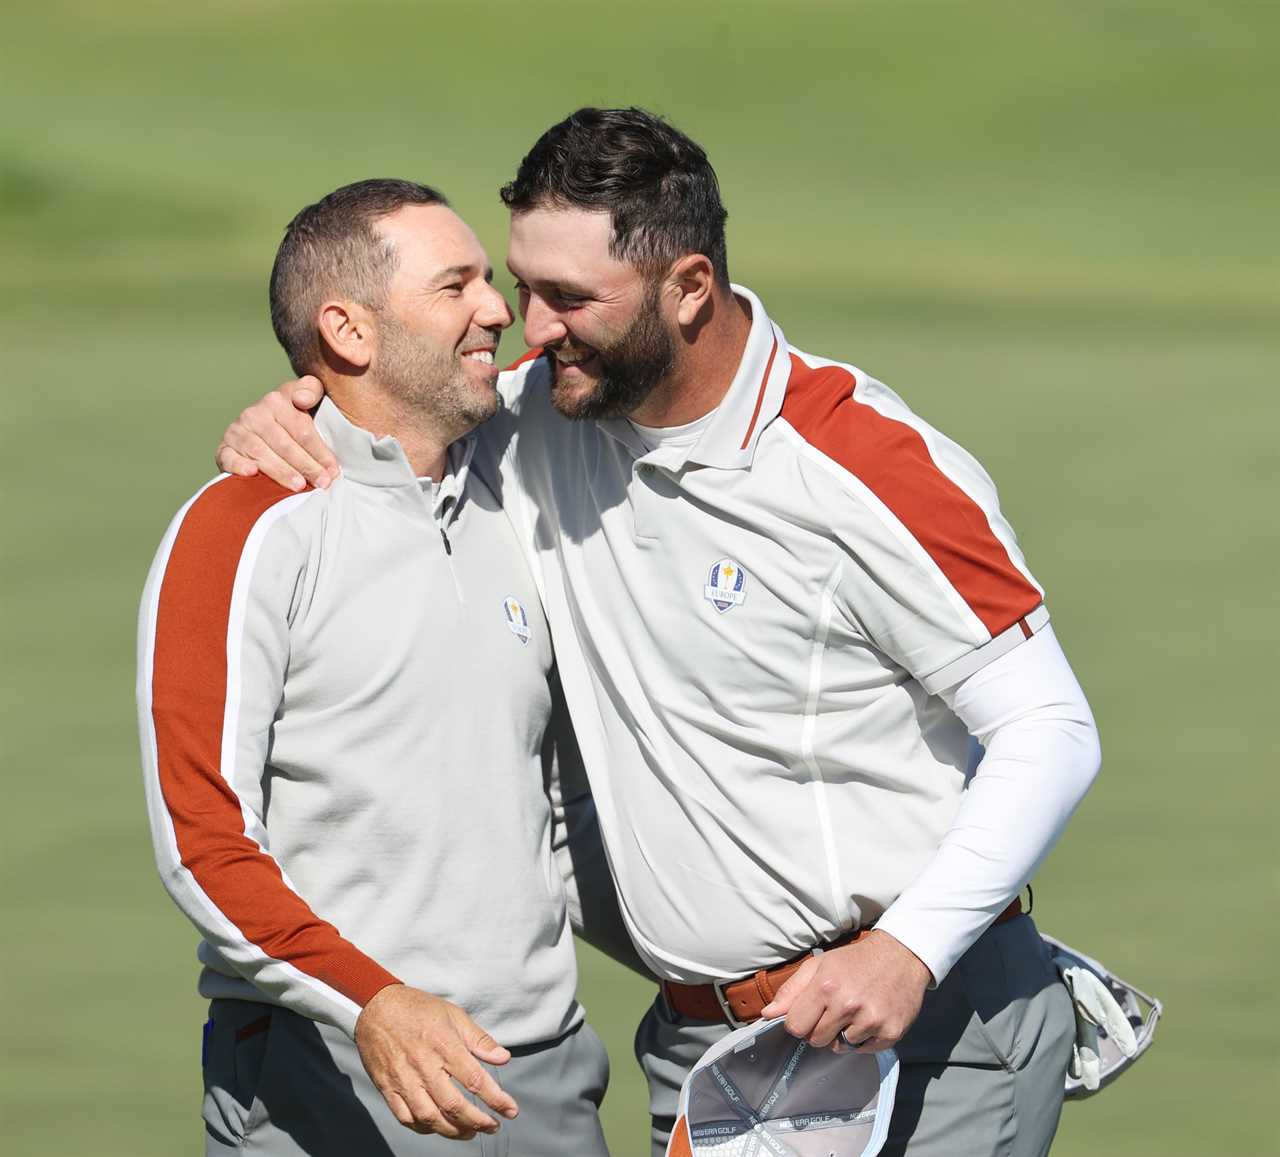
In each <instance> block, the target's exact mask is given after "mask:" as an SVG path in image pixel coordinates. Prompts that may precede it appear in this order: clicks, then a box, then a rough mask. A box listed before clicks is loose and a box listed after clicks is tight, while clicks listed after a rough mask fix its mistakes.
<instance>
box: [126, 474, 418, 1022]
mask: <svg viewBox="0 0 1280 1157" xmlns="http://www.w3.org/2000/svg"><path fill="white" fill-rule="evenodd" d="M288 497H290V494H289V492H288V491H286V490H284V489H282V488H281V487H279V486H277V485H276V484H275V483H273V482H271V481H269V480H267V479H265V478H261V477H256V478H248V479H242V478H232V479H224V480H222V481H219V482H216V483H214V484H213V485H212V486H210V487H208V488H207V489H206V490H205V491H204V492H203V493H202V494H201V495H200V496H199V497H198V498H197V499H196V500H195V501H194V502H193V503H192V505H191V507H190V508H189V509H188V511H187V514H186V517H185V518H184V519H183V521H182V524H181V526H180V527H179V529H178V533H177V537H176V538H175V540H174V543H173V547H172V550H171V552H170V555H169V559H168V562H167V564H166V566H165V571H164V575H163V579H162V583H161V587H160V594H159V600H158V606H157V611H156V625H155V650H154V655H153V670H152V680H151V714H152V722H153V726H154V728H155V742H156V756H157V772H158V776H159V781H160V788H161V792H162V794H163V796H164V801H165V805H166V807H167V809H168V812H169V816H170V818H171V821H172V824H173V830H174V836H175V838H176V842H177V846H178V853H179V855H180V856H181V859H182V863H183V866H184V867H186V868H187V870H188V871H189V872H190V873H191V875H192V876H193V877H194V879H195V881H196V883H197V885H198V886H199V887H200V888H201V889H202V890H203V892H204V893H205V895H206V896H207V897H208V898H209V900H210V901H211V902H212V903H213V904H214V905H215V906H216V907H217V908H218V909H219V911H220V912H221V913H222V914H223V915H224V916H225V917H226V919H227V920H229V921H230V922H231V923H232V924H234V925H235V926H236V928H238V929H239V930H240V932H241V934H242V935H243V936H244V937H245V939H246V940H248V941H249V942H250V943H251V944H253V945H255V946H256V947H257V948H258V949H259V950H261V951H262V952H263V953H264V954H265V955H266V956H269V957H271V958H272V959H274V960H279V961H285V962H287V963H289V964H291V965H293V966H294V967H296V968H298V969H299V970H300V971H302V972H304V973H306V974H308V975H310V976H312V977H314V978H315V979H317V980H319V981H321V982H323V983H324V984H327V985H329V986H330V987H331V988H333V989H336V990H337V991H338V992H339V993H341V994H342V995H343V996H345V997H347V998H348V999H349V1000H351V1001H354V1002H355V1003H356V1004H358V1005H361V1006H363V1005H364V1004H365V1003H366V1002H367V1001H368V1000H369V999H370V998H371V997H372V996H373V995H374V993H376V992H378V991H379V990H380V989H382V988H384V987H385V986H386V985H388V984H393V983H396V978H395V977H394V976H392V975H391V973H389V972H387V971H386V970H385V969H383V968H382V967H381V966H380V965H378V964H377V963H376V962H375V961H373V960H371V959H370V958H369V957H367V956H365V955H364V954H363V953H362V952H360V951H359V949H357V948H356V947H355V946H354V945H353V944H351V943H350V942H349V941H347V940H345V939H343V938H342V936H341V935H340V934H339V933H338V930H337V929H336V928H334V927H333V926H332V925H331V924H328V923H326V922H325V921H323V920H321V919H320V918H319V917H318V916H317V915H316V914H315V913H314V912H312V911H311V909H310V908H309V907H308V906H307V904H306V903H305V902H304V901H303V900H302V898H301V897H300V896H298V894H297V893H296V892H294V891H293V890H292V889H291V888H290V887H289V886H288V885H287V884H286V883H285V882H284V879H283V878H282V876H281V872H280V868H279V865H278V864H277V863H276V861H275V860H274V859H272V858H271V857H270V856H269V855H267V854H266V853H264V852H263V851H262V850H261V849H260V848H259V847H258V845H257V843H256V842H255V841H254V840H252V839H251V838H249V837H248V836H247V835H246V834H245V827H244V819H243V816H242V814H241V810H240V808H241V805H240V799H239V797H238V796H237V794H236V793H235V791H234V790H233V788H232V787H231V785H230V784H229V783H228V782H227V781H226V779H224V778H223V773H222V739H223V735H222V732H223V716H224V712H225V708H226V698H227V677H228V676H227V647H228V628H229V623H230V615H231V599H232V590H233V588H234V585H235V580H236V573H237V570H238V568H239V565H240V560H241V556H242V553H243V550H244V547H245V543H246V540H247V539H248V537H249V535H250V533H251V531H252V530H253V527H254V525H255V524H256V523H257V522H258V520H259V519H260V518H261V517H262V516H263V515H264V514H265V513H266V512H267V511H268V510H270V508H271V507H272V506H274V505H275V504H276V503H278V502H280V501H282V500H284V499H286V498H288ZM237 642H238V640H233V641H232V643H233V645H234V644H235V643H237Z"/></svg>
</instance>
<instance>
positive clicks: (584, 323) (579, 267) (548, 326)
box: [507, 208, 678, 418]
mask: <svg viewBox="0 0 1280 1157" xmlns="http://www.w3.org/2000/svg"><path fill="white" fill-rule="evenodd" d="M612 228H613V226H612V221H611V218H610V216H609V214H608V213H607V212H591V211H588V210H584V209H574V208H564V209H562V208H535V209H532V210H530V211H528V212H522V213H515V214H513V215H512V218H511V239H510V245H509V247H508V253H507V265H508V267H509V268H510V270H511V273H512V275H513V276H514V277H515V279H516V288H517V291H518V292H519V296H520V314H521V316H522V317H523V318H524V337H525V342H526V343H527V344H528V345H529V346H531V347H537V346H541V347H542V348H543V349H545V350H546V352H547V353H548V354H549V355H551V361H552V366H553V367H554V371H555V376H554V379H553V381H552V386H551V400H552V403H553V404H554V406H555V407H556V409H557V410H559V411H560V413H561V414H563V415H564V416H565V417H567V418H609V417H618V416H621V415H625V414H628V413H631V412H633V411H634V410H635V409H636V408H637V407H639V406H640V405H641V404H642V403H643V402H644V400H645V399H646V398H647V397H649V395H650V394H651V393H652V392H653V390H654V389H655V387H657V386H658V385H659V383H661V382H662V381H663V379H665V378H666V377H668V376H669V375H670V374H671V373H672V371H673V370H674V368H675V364H676V357H677V349H678V345H677V342H676V339H675V334H674V332H673V326H674V321H672V320H671V319H668V318H667V317H666V316H665V314H664V312H663V306H662V301H661V298H660V289H661V280H660V279H656V278H653V277H646V276H645V275H644V274H643V273H642V272H641V271H640V270H638V269H637V268H636V267H635V266H634V265H631V264H630V263H628V262H626V261H621V260H619V259H618V258H616V257H613V256H612V255H611V254H610V253H609V240H610V237H611V234H612Z"/></svg>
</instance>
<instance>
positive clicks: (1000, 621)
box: [782, 354, 1042, 636]
mask: <svg viewBox="0 0 1280 1157" xmlns="http://www.w3.org/2000/svg"><path fill="white" fill-rule="evenodd" d="M855 386H856V379H855V378H854V376H853V375H852V374H851V373H849V371H848V370H845V369H842V368H840V367H838V366H823V367H821V368H819V369H813V368H812V367H810V366H808V365H806V364H805V363H804V362H803V361H802V360H801V359H800V358H798V357H796V356H795V355H794V354H793V355H792V358H791V377H790V380H789V382H788V386H787V395H786V398H785V400H784V401H783V405H782V417H783V418H785V419H786V420H787V421H788V422H789V423H790V424H791V426H792V427H794V428H795V430H796V431H797V432H798V433H799V434H800V435H801V436H802V437H803V438H804V439H805V440H806V441H807V442H808V443H809V444H810V445H812V446H814V447H815V448H816V449H818V450H821V451H822V453H824V454H826V455H827V457H829V458H831V459H832V460H833V461H835V462H838V463H839V464H840V465H841V466H843V467H844V468H845V469H846V470H848V471H849V472H850V473H851V474H854V475H856V476H857V477H858V478H859V479H861V481H862V482H863V483H864V484H865V485H866V486H867V487H868V488H869V489H870V490H871V491H872V492H873V493H874V494H875V495H876V497H877V498H879V499H880V501H881V502H883V503H884V505H885V506H886V507H887V508H888V509H889V510H890V511H891V512H892V513H893V515H894V517H895V518H897V519H898V521H899V522H901V523H902V524H903V526H905V527H906V528H907V530H908V531H910V532H911V534H912V535H913V536H914V537H915V539H916V541H917V542H919V543H920V545H921V546H922V547H923V548H924V549H925V551H926V552H927V553H928V554H929V556H930V557H931V558H932V559H933V561H934V562H935V563H936V564H937V565H938V568H939V569H940V570H941V571H942V573H943V574H944V575H946V577H947V580H948V581H949V582H950V583H951V585H952V586H953V587H955V589H956V590H957V591H958V592H959V594H960V596H961V597H962V598H963V599H964V600H965V602H966V603H968V604H969V606H970V608H971V609H972V610H973V612H974V614H975V615H977V616H978V618H979V619H980V620H981V622H982V624H983V626H985V627H986V629H987V630H988V631H989V632H990V633H991V635H992V636H995V635H998V634H999V633H1000V632H1001V631H1004V630H1006V629H1007V628H1008V627H1010V626H1012V625H1013V624H1014V623H1016V622H1017V621H1018V620H1019V619H1020V618H1022V617H1023V616H1024V615H1026V614H1028V613H1029V612H1031V611H1033V610H1035V608H1036V607H1038V606H1039V605H1040V603H1041V601H1042V596H1041V594H1040V592H1039V590H1037V589H1036V587H1035V585H1034V584H1032V583H1031V582H1030V581H1028V579H1027V577H1026V576H1025V575H1024V574H1023V573H1022V572H1021V571H1020V570H1019V569H1018V568H1017V567H1016V566H1015V565H1014V564H1013V561H1012V560H1011V559H1010V558H1009V552H1008V551H1006V550H1005V548H1004V544H1003V543H1001V542H1000V540H999V539H998V538H996V536H995V535H994V534H993V533H992V531H991V526H990V524H989V523H988V522H987V516H986V514H985V513H984V512H983V510H982V508H981V507H980V506H979V505H978V504H977V503H976V502H975V501H974V500H973V499H972V498H970V497H969V495H968V494H966V493H965V491H964V490H962V489H961V488H960V487H959V486H958V485H956V483H954V482H953V481H952V480H951V479H950V478H948V477H947V476H946V475H945V474H944V473H943V472H942V471H941V470H940V469H939V468H938V466H937V464H936V463H935V462H934V460H933V458H932V456H931V455H930V453H929V448H928V446H926V445H925V441H924V439H923V438H922V437H921V436H920V434H919V433H918V432H917V431H916V430H914V429H913V428H912V427H911V426H909V425H907V424H906V423H905V422H898V421H895V420H894V419H892V418H886V417H885V416H884V415H883V414H881V413H879V412H878V411H877V410H875V409H873V408H872V407H871V406H867V405H863V404H861V403H860V402H857V401H855V400H854V389H855Z"/></svg>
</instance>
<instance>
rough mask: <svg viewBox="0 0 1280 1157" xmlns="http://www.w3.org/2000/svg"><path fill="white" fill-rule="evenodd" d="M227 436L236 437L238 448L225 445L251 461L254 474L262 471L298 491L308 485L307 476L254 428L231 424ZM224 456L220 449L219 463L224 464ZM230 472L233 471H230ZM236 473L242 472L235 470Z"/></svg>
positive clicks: (281, 483)
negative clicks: (254, 430)
mask: <svg viewBox="0 0 1280 1157" xmlns="http://www.w3.org/2000/svg"><path fill="white" fill-rule="evenodd" d="M225 436H226V438H227V439H228V442H229V441H230V439H231V438H233V437H234V438H235V440H236V446H237V449H234V450H231V449H230V446H229V445H228V443H223V446H224V447H226V448H227V449H228V450H230V452H231V453H233V454H237V455H238V456H239V458H240V459H241V460H242V461H243V460H246V459H247V460H248V461H250V462H251V463H252V464H253V467H254V469H253V473H254V474H257V473H259V472H261V473H263V474H265V475H266V476H267V477H268V478H270V479H271V481H272V482H276V483H278V484H279V485H281V486H283V487H284V488H285V489H286V490H293V491H298V490H301V489H302V488H303V487H304V486H306V484H307V480H306V478H304V477H303V476H302V474H301V473H299V471H298V470H297V469H296V468H295V467H294V466H292V465H291V464H290V463H289V462H287V461H285V459H284V458H282V457H281V456H280V455H279V454H277V453H276V452H275V451H274V450H273V449H272V448H271V446H270V445H269V444H268V443H267V442H266V441H265V440H264V439H263V438H261V437H259V436H258V435H257V434H255V433H254V432H253V431H252V430H249V429H248V428H247V427H238V424H237V425H233V426H231V428H230V429H228V430H227V433H226V435H225ZM223 457H224V455H223V453H222V450H221V449H220V450H219V451H218V463H219V465H221V464H222V460H223ZM223 469H226V467H225V466H224V467H223ZM228 473H233V472H232V471H228ZM234 473H241V472H240V471H234ZM250 476H251V475H247V474H246V475H245V477H250Z"/></svg>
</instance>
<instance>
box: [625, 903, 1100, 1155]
mask: <svg viewBox="0 0 1280 1157" xmlns="http://www.w3.org/2000/svg"><path fill="white" fill-rule="evenodd" d="M728 1031H729V1030H728V1029H727V1028H726V1027H725V1026H723V1025H720V1024H711V1023H708V1022H706V1021H697V1020H685V1019H683V1018H680V1017H676V1016H674V1015H673V1014H672V1013H671V1011H670V1010H669V1009H668V1007H667V1005H666V1002H665V1001H664V1000H663V999H662V997H661V996H659V998H658V999H657V1000H656V1001H655V1002H654V1004H653V1007H652V1008H650V1009H649V1011H648V1013H647V1014H646V1015H645V1018H644V1020H643V1021H642V1022H641V1024H640V1029H639V1031H638V1032H637V1033H636V1058H637V1059H638V1060H639V1062H640V1066H641V1068H643V1069H644V1072H645V1076H646V1078H647V1079H648V1081H649V1111H650V1113H651V1115H652V1119H653V1133H652V1142H653V1155H654V1157H662V1153H663V1151H664V1149H665V1147H666V1144H667V1137H668V1136H669V1135H670V1133H671V1130H672V1128H673V1127H674V1125H675V1113H676V1102H677V1099H678V1097H679V1095H680V1086H681V1084H682V1083H683V1081H684V1078H685V1076H686V1074H687V1073H688V1071H689V1069H690V1068H692V1066H693V1064H694V1063H695V1062H696V1061H697V1059H698V1057H699V1056H701V1055H702V1053H703V1052H704V1051H705V1050H706V1049H707V1048H708V1047H709V1046H710V1045H712V1044H714V1043H715V1042H716V1041H717V1040H719V1039H720V1038H721V1037H722V1036H724V1035H725V1034H726V1033H727V1032H728ZM1074 1036H1075V1017H1074V1015H1073V1013H1072V1011H1071V999H1070V997H1069V996H1068V994H1067V990H1066V988H1065V987H1063V985H1062V982H1061V981H1060V980H1059V978H1058V973H1057V970H1056V969H1055V968H1054V967H1053V965H1052V963H1051V962H1050V960H1049V953H1048V950H1047V949H1046V948H1045V946H1044V944H1043V942H1042V941H1041V939H1040V935H1039V933H1038V932H1037V931H1036V927H1035V924H1034V923H1033V922H1032V921H1031V919H1030V917H1028V916H1020V917H1017V918H1016V919H1013V920H1010V921H1008V922H1007V923H1004V924H999V925H996V926H994V927H992V928H990V929H988V931H987V932H986V933H985V934H984V935H983V936H982V937H981V938H979V940H978V941H977V943H975V944H974V946H973V947H972V948H970V949H969V951H968V952H966V953H965V955H964V956H963V957H961V959H960V960H959V961H958V962H957V964H956V966H955V968H953V969H952V970H951V972H950V973H949V974H948V976H947V978H946V980H944V981H943V982H942V984H940V985H939V986H938V987H937V988H936V989H934V990H932V991H931V992H929V993H927V994H926V995H925V999H924V1005H923V1007H922V1008H921V1010H920V1016H919V1018H918V1019H917V1020H916V1022H915V1024H913V1025H912V1026H911V1029H910V1030H909V1031H908V1032H907V1035H906V1036H905V1037H903V1038H902V1040H901V1041H900V1042H899V1044H898V1057H899V1060H900V1062H901V1068H900V1070H899V1075H898V1095H897V1100H896V1101H895V1104H894V1111H893V1117H892V1118H891V1121H890V1127H889V1139H888V1140H887V1141H886V1142H885V1146H884V1148H883V1149H882V1150H881V1154H882V1157H955V1155H957V1154H962V1155H963V1157H1043V1154H1045V1153H1047V1152H1048V1151H1049V1146H1050V1144H1051V1143H1052V1141H1053V1135H1054V1133H1055V1132H1056V1131H1057V1128H1058V1116H1059V1114H1060V1113H1061V1111H1062V1092H1063V1079H1064V1077H1065V1074H1066V1069H1067V1060H1068V1057H1069V1055H1070V1052H1071V1042H1072V1040H1073V1038H1074Z"/></svg>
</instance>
